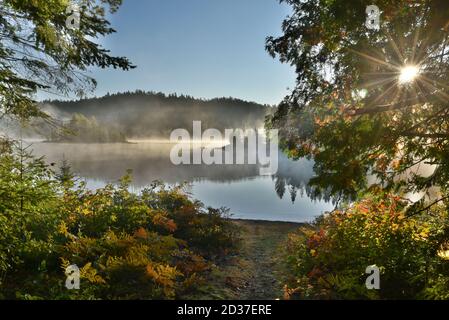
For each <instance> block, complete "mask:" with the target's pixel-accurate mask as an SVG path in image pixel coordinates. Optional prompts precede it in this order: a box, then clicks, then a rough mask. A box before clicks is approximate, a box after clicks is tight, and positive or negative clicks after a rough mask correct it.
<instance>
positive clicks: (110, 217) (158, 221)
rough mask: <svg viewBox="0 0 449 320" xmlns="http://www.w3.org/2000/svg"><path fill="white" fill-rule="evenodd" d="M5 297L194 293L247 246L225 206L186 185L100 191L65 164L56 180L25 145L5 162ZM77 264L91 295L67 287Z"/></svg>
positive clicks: (0, 271) (0, 219)
mask: <svg viewBox="0 0 449 320" xmlns="http://www.w3.org/2000/svg"><path fill="white" fill-rule="evenodd" d="M0 163H1V166H0V228H1V229H2V233H1V234H0V297H3V298H9V299H15V298H18V299H157V298H159V299H171V298H181V297H183V295H187V294H192V293H194V292H195V290H196V288H197V287H198V286H200V285H201V281H202V279H204V278H205V277H206V276H207V274H208V272H209V270H210V268H211V266H212V265H213V262H214V260H213V259H215V258H218V257H221V256H222V255H223V254H226V253H227V252H229V251H232V250H235V249H236V248H237V240H236V239H237V233H236V232H237V231H236V229H235V227H234V225H233V223H232V222H230V221H229V220H228V219H227V218H226V216H225V215H224V214H223V211H222V210H214V209H207V210H205V209H203V207H202V205H201V204H200V203H199V202H193V201H191V200H190V199H189V198H188V197H187V195H186V194H185V193H184V192H183V188H182V187H177V188H166V187H165V186H164V185H163V184H155V185H154V186H153V187H152V188H149V189H147V190H146V191H144V192H143V194H142V195H136V194H134V193H131V192H130V191H129V183H130V181H131V177H130V176H129V175H126V176H125V177H124V178H123V179H122V180H121V181H120V183H119V184H118V185H117V186H114V185H107V186H106V187H104V188H102V189H98V190H96V191H90V190H87V189H86V188H85V185H84V183H83V182H78V181H76V180H74V178H73V174H72V173H71V171H70V167H69V166H68V165H67V164H66V163H65V164H64V166H63V167H62V168H61V169H60V172H59V173H57V174H55V173H53V171H51V170H50V169H49V168H48V167H47V166H46V165H44V163H43V162H42V160H40V159H35V158H33V157H32V156H30V155H29V154H27V153H26V152H25V151H24V150H23V149H19V151H18V152H15V153H3V154H2V155H1V156H0ZM71 264H76V265H77V266H78V267H79V268H80V270H81V289H80V290H72V291H70V290H67V289H66V288H65V279H66V276H65V274H64V270H65V268H66V267H67V266H68V265H71Z"/></svg>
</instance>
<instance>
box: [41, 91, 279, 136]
mask: <svg viewBox="0 0 449 320" xmlns="http://www.w3.org/2000/svg"><path fill="white" fill-rule="evenodd" d="M42 104H43V105H44V110H47V111H48V112H50V113H52V114H53V115H55V116H56V117H58V118H61V119H65V120H68V119H70V118H71V117H72V116H73V114H83V115H85V116H88V117H95V118H96V120H97V121H98V122H99V123H100V124H106V125H113V126H114V127H116V128H118V129H119V130H120V131H121V132H122V133H124V134H125V135H126V136H127V137H168V135H169V133H170V132H171V131H172V130H173V129H177V128H185V129H187V130H188V131H189V132H191V130H192V129H191V128H192V121H194V120H201V121H202V125H203V129H207V128H216V129H219V130H224V129H226V128H243V129H245V128H255V127H262V126H263V122H264V118H265V114H266V113H267V112H268V111H269V110H270V108H269V106H267V105H261V104H257V103H254V102H247V101H243V100H239V99H234V98H216V99H211V100H203V99H195V98H193V97H190V96H184V95H181V96H178V95H174V94H172V95H165V94H163V93H154V92H143V91H136V92H132V93H131V92H127V93H119V94H113V95H106V96H104V97H101V98H90V99H83V100H77V101H44V102H42Z"/></svg>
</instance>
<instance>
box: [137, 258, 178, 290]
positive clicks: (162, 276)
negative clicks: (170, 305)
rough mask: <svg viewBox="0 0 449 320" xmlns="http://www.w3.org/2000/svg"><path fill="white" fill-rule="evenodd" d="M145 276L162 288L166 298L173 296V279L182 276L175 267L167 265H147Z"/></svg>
mask: <svg viewBox="0 0 449 320" xmlns="http://www.w3.org/2000/svg"><path fill="white" fill-rule="evenodd" d="M146 273H147V275H148V276H149V277H150V278H151V279H153V281H154V282H155V283H157V284H159V285H161V286H162V287H163V290H164V293H165V294H166V295H167V296H173V295H174V293H175V290H174V289H175V279H176V277H178V276H182V273H181V272H179V271H178V270H177V269H176V267H171V266H169V265H162V264H158V265H156V266H154V265H152V264H148V265H147V267H146Z"/></svg>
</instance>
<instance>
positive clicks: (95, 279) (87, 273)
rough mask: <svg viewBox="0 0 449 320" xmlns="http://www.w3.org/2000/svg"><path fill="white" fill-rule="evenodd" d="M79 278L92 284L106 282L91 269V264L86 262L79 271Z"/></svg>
mask: <svg viewBox="0 0 449 320" xmlns="http://www.w3.org/2000/svg"><path fill="white" fill-rule="evenodd" d="M80 277H81V278H82V279H83V278H84V279H87V280H88V281H89V282H90V283H92V284H105V283H106V281H105V280H104V279H103V278H102V277H101V276H100V275H99V274H98V273H97V270H96V269H95V268H93V267H92V263H90V262H88V263H86V264H85V265H84V267H82V268H81V269H80Z"/></svg>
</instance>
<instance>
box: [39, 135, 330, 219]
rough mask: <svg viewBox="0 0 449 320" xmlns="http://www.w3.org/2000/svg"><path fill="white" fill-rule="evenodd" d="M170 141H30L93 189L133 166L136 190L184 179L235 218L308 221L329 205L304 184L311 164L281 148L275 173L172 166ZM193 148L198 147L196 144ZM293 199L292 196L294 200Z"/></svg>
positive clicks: (249, 167)
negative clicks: (312, 196)
mask: <svg viewBox="0 0 449 320" xmlns="http://www.w3.org/2000/svg"><path fill="white" fill-rule="evenodd" d="M173 146H174V145H173V144H171V143H169V142H168V141H154V140H150V141H139V142H135V143H85V144H84V143H42V142H33V143H32V146H31V147H30V149H32V150H33V152H34V154H35V155H38V156H45V159H46V161H47V162H48V163H55V167H57V166H59V165H60V164H61V162H62V160H63V159H66V160H67V161H68V162H69V164H70V165H71V167H72V170H73V171H74V172H75V173H76V174H77V175H79V176H80V177H81V178H83V179H85V180H86V182H87V186H88V187H89V188H91V189H96V188H99V187H102V186H104V185H105V184H107V183H115V182H117V181H118V179H119V178H120V177H121V176H123V175H124V174H125V173H126V171H127V170H128V169H130V170H132V175H133V182H132V188H133V189H134V190H135V191H139V190H141V189H142V188H144V187H145V186H148V185H149V184H151V182H152V181H154V180H161V181H164V182H166V183H168V184H171V185H175V184H179V183H184V182H187V183H189V184H190V186H189V187H188V190H189V191H190V192H191V194H192V196H193V197H194V198H196V199H199V200H201V201H202V202H203V203H205V204H206V205H208V206H212V207H228V208H229V209H230V212H231V213H232V214H233V217H234V218H245V219H263V220H280V221H295V222H302V221H310V220H312V219H313V218H314V217H315V216H318V215H319V214H320V213H322V212H323V211H327V210H330V209H332V208H333V206H332V204H331V203H329V202H326V201H324V200H320V199H311V198H310V197H309V194H310V190H308V188H307V186H306V184H307V182H308V180H309V179H310V178H311V177H312V176H313V163H312V162H310V161H307V160H300V161H292V160H289V159H287V158H286V157H285V155H283V154H282V153H281V152H280V153H279V169H278V172H277V174H276V175H274V176H260V175H259V166H258V165H249V164H244V165H205V164H201V165H178V166H176V165H174V164H172V163H171V161H170V150H171V148H172V147H173ZM194 147H195V146H194ZM196 147H197V148H199V147H201V146H196ZM292 199H293V200H294V201H292Z"/></svg>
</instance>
